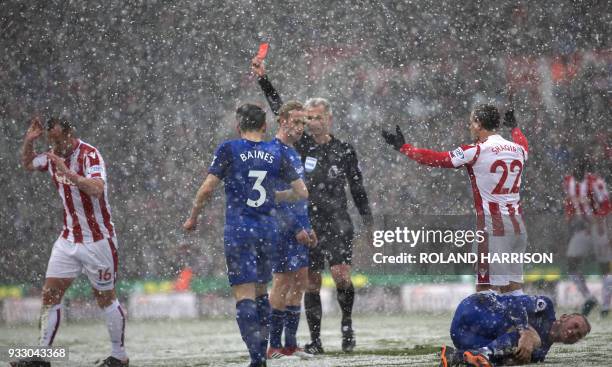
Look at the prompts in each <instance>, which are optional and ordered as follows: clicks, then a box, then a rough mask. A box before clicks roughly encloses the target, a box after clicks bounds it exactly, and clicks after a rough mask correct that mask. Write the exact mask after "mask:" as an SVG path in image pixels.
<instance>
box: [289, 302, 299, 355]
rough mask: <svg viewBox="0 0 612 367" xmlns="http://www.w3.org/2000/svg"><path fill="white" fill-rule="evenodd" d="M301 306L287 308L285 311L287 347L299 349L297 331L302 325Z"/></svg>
mask: <svg viewBox="0 0 612 367" xmlns="http://www.w3.org/2000/svg"><path fill="white" fill-rule="evenodd" d="M300 312H301V307H300V305H297V306H287V310H286V311H285V347H287V348H290V347H297V339H296V334H297V329H298V325H299V324H300Z"/></svg>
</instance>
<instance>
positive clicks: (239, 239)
mask: <svg viewBox="0 0 612 367" xmlns="http://www.w3.org/2000/svg"><path fill="white" fill-rule="evenodd" d="M236 118H237V120H238V121H237V122H238V129H239V131H240V136H241V139H237V140H230V141H226V142H224V143H223V144H221V145H220V146H219V147H218V148H217V150H216V152H215V157H214V159H213V162H212V164H211V165H210V168H209V169H208V175H207V176H206V178H205V180H204V182H203V183H202V185H201V186H200V188H199V190H198V192H197V194H196V197H195V200H194V203H193V208H192V209H191V214H190V216H189V218H188V219H187V220H186V221H185V223H184V224H183V228H184V229H185V230H193V229H195V228H196V225H197V218H198V215H199V214H200V212H201V211H202V208H203V207H204V204H205V203H206V202H207V201H209V200H210V198H211V197H212V194H213V192H214V190H215V188H216V187H217V186H218V185H219V183H220V182H221V180H223V181H224V183H225V195H226V213H225V228H224V244H225V258H226V263H227V275H228V278H229V282H230V285H231V286H232V293H233V295H234V298H235V299H236V320H237V322H238V327H239V329H240V334H241V336H242V340H243V341H244V342H245V344H246V346H247V348H248V350H249V355H250V357H251V364H250V366H252V367H255V366H265V365H266V349H267V346H268V335H269V315H270V303H269V301H268V294H267V283H268V282H269V281H270V280H271V279H272V268H271V267H272V260H273V256H275V252H276V251H275V246H276V241H277V235H278V228H277V222H276V218H275V216H274V214H273V209H274V206H275V201H276V202H282V201H298V200H305V199H307V198H308V190H307V189H306V186H305V184H304V181H303V180H302V179H300V176H299V174H298V172H296V170H295V168H293V166H292V164H291V161H290V159H289V157H288V156H287V153H286V151H285V150H284V149H282V148H281V147H280V146H279V145H278V144H275V143H270V142H264V141H263V136H264V134H265V131H266V114H265V112H264V111H263V110H262V109H261V108H260V107H258V106H255V105H252V104H244V105H242V106H240V107H239V108H238V110H237V111H236ZM279 181H282V182H286V183H289V185H290V189H288V190H284V191H276V187H278V185H279Z"/></svg>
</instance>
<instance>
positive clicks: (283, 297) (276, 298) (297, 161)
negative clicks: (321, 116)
mask: <svg viewBox="0 0 612 367" xmlns="http://www.w3.org/2000/svg"><path fill="white" fill-rule="evenodd" d="M302 109H303V106H302V104H301V103H300V102H298V101H288V102H286V103H285V104H283V106H282V107H281V108H280V110H279V113H278V123H279V128H278V131H277V134H276V137H275V139H274V140H272V143H273V144H277V145H279V146H280V147H281V149H283V150H285V151H286V153H287V155H288V156H289V159H290V161H291V163H292V164H293V166H294V168H295V169H296V171H297V172H298V173H299V174H300V177H301V178H302V179H304V167H303V165H302V160H301V158H300V156H299V154H298V153H297V152H296V151H295V149H293V144H294V143H295V142H296V141H298V140H299V139H300V138H301V136H302V134H303V133H304V124H305V119H304V113H303V111H302ZM279 185H280V186H278V187H277V189H279V190H286V189H288V185H287V184H286V183H283V182H280V183H279ZM276 218H277V220H278V224H279V241H278V256H276V258H275V261H274V263H273V266H272V268H273V273H274V276H273V279H272V289H271V291H270V304H271V306H272V314H271V316H270V347H269V349H268V353H267V354H268V358H269V359H270V358H281V357H283V356H289V355H295V356H300V357H308V356H309V355H307V354H305V353H304V350H303V349H302V348H300V347H298V345H297V339H296V334H297V329H298V324H299V321H300V313H301V303H302V296H303V294H304V291H305V290H306V287H307V285H308V248H309V247H314V246H316V244H317V238H316V235H315V233H314V231H313V230H312V227H311V226H310V220H309V219H308V203H307V202H306V201H305V200H301V201H298V202H295V203H278V204H277V206H276ZM283 329H284V331H285V345H284V347H283V344H282V342H281V337H282V334H283Z"/></svg>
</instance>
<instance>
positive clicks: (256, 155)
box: [240, 150, 274, 163]
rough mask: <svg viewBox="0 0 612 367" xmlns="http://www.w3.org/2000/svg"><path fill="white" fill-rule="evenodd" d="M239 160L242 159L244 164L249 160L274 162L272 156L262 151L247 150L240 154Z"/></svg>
mask: <svg viewBox="0 0 612 367" xmlns="http://www.w3.org/2000/svg"><path fill="white" fill-rule="evenodd" d="M240 159H242V161H243V162H246V161H248V160H249V159H263V160H264V161H266V162H268V163H272V162H274V156H273V155H272V154H270V153H268V152H264V151H262V150H249V151H246V152H244V153H240Z"/></svg>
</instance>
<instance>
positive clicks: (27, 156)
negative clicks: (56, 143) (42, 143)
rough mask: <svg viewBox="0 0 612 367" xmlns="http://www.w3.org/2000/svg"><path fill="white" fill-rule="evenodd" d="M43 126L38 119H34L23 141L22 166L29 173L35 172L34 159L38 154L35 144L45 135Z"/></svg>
mask: <svg viewBox="0 0 612 367" xmlns="http://www.w3.org/2000/svg"><path fill="white" fill-rule="evenodd" d="M43 131H44V129H43V126H42V124H41V123H40V120H39V119H38V117H34V118H33V119H32V120H31V122H30V127H29V128H28V131H27V132H26V134H25V137H24V139H23V145H22V147H21V165H22V167H23V168H24V169H26V170H28V171H34V170H35V169H36V167H35V166H34V159H35V158H36V156H37V154H36V152H35V151H34V142H35V141H36V139H38V138H39V137H40V136H41V135H42V134H43Z"/></svg>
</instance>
